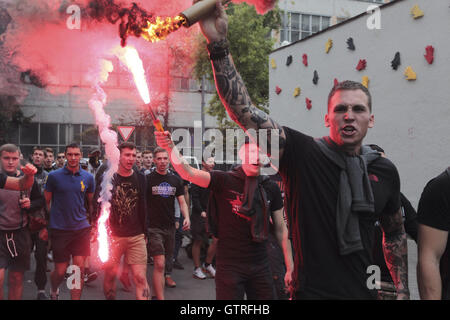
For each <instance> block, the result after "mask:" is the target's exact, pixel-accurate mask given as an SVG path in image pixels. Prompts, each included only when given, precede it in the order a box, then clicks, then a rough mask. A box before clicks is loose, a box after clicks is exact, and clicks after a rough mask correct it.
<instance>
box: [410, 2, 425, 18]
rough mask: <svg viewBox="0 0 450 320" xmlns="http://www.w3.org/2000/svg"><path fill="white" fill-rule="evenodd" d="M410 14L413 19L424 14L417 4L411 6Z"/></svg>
mask: <svg viewBox="0 0 450 320" xmlns="http://www.w3.org/2000/svg"><path fill="white" fill-rule="evenodd" d="M411 14H412V16H413V18H414V19H417V18H421V17H423V16H424V12H423V11H422V9H420V8H419V6H418V5H417V4H416V5H415V6H414V7H412V8H411Z"/></svg>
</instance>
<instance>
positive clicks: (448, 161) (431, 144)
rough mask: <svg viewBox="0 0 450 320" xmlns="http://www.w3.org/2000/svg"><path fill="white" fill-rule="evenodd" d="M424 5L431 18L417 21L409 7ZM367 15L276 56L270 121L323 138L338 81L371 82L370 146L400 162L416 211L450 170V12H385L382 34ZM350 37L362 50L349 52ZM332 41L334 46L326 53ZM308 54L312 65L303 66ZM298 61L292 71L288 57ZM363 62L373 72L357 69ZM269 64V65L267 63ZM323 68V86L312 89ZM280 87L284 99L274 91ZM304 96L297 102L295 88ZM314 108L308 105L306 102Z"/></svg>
mask: <svg viewBox="0 0 450 320" xmlns="http://www.w3.org/2000/svg"><path fill="white" fill-rule="evenodd" d="M415 4H418V5H419V6H420V8H421V9H422V10H423V11H424V12H425V16H424V17H422V18H420V19H416V20H414V19H413V18H412V16H411V14H410V9H411V8H412V7H413V6H414V5H415ZM367 19H368V15H363V16H361V17H357V18H355V19H354V20H351V21H348V22H346V23H344V24H341V25H338V26H336V27H334V28H332V29H331V30H328V31H325V32H322V33H319V34H317V35H315V36H313V37H311V38H307V39H305V40H303V41H299V42H297V43H294V44H291V45H290V46H287V47H283V48H281V49H278V50H276V51H274V52H273V53H272V54H271V55H270V59H272V58H273V59H275V60H276V63H277V68H276V69H272V68H271V67H270V81H269V82H270V99H269V101H270V112H271V117H272V118H273V119H275V120H277V121H278V122H279V123H280V124H282V125H287V126H290V127H293V128H295V129H298V130H300V131H302V132H304V133H306V134H309V135H311V136H324V135H327V134H328V130H327V129H326V128H325V127H324V115H325V112H326V105H327V96H328V93H329V91H330V89H331V87H332V85H333V80H334V78H337V79H338V80H340V81H342V80H345V79H349V80H355V81H361V79H362V77H363V76H364V75H367V76H368V77H369V78H370V84H369V90H370V92H371V94H372V98H373V111H374V115H375V127H374V128H373V129H371V130H370V131H369V134H368V136H367V137H366V139H365V143H376V144H379V145H380V146H381V147H383V148H384V149H385V151H386V153H387V155H388V157H389V158H390V159H391V160H392V161H393V162H394V163H395V164H396V166H397V168H398V170H399V173H400V177H401V181H402V187H401V189H402V192H403V193H404V194H405V195H406V196H407V197H408V198H409V199H410V200H411V202H412V203H413V205H414V206H416V205H417V203H418V200H419V198H420V194H421V192H422V190H423V187H424V186H425V184H426V182H427V181H428V180H430V179H431V178H432V177H434V176H436V175H437V174H439V173H440V172H442V171H443V169H444V168H445V167H447V166H449V165H450V122H449V120H450V89H449V88H450V87H449V84H450V43H449V41H448V39H449V30H450V8H449V2H448V1H447V0H433V1H429V0H415V1H410V0H402V1H399V2H396V3H391V4H388V5H386V6H385V7H384V8H382V9H381V27H382V29H380V30H369V29H368V28H367V24H366V22H367ZM348 37H352V38H353V39H354V42H355V46H356V50H355V51H350V50H348V49H347V44H346V39H347V38H348ZM329 38H331V39H332V40H333V43H334V44H333V47H332V49H331V50H330V52H329V53H328V54H327V53H325V43H326V41H327V40H328V39H329ZM428 45H432V46H433V47H434V48H435V61H434V63H433V64H431V65H429V64H428V63H427V61H426V60H425V58H424V54H425V47H426V46H428ZM397 51H400V54H401V65H400V66H399V68H398V70H397V71H394V70H393V69H392V68H391V60H392V59H393V58H394V55H395V52H397ZM303 53H306V54H308V59H309V65H308V67H305V66H304V65H303V64H302V55H303ZM289 55H292V56H293V60H294V62H293V63H292V64H291V65H290V66H286V59H287V57H288V56H289ZM359 59H366V60H367V68H366V70H363V71H357V70H356V69H355V68H356V65H357V63H358V61H359ZM269 66H270V61H269ZM407 66H412V67H413V69H414V70H415V72H416V73H417V80H416V81H407V80H405V76H404V75H403V72H404V70H405V68H406V67H407ZM314 70H317V72H318V74H319V77H320V79H319V83H318V84H317V85H314V84H313V83H312V78H313V72H314ZM277 85H278V86H279V87H281V88H282V90H283V91H282V92H281V94H279V95H277V94H276V93H275V87H276V86H277ZM297 86H299V87H300V88H301V90H302V93H301V95H300V96H298V97H297V98H294V96H293V92H294V88H295V87H297ZM306 97H308V98H309V99H311V100H312V109H311V110H309V111H308V110H307V109H306V107H305V98H306Z"/></svg>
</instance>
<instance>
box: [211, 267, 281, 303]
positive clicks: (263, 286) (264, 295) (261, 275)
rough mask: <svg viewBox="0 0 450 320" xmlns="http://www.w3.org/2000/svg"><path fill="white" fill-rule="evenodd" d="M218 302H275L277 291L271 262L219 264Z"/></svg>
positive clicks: (217, 278) (217, 277) (217, 279)
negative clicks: (244, 300) (245, 298)
mask: <svg viewBox="0 0 450 320" xmlns="http://www.w3.org/2000/svg"><path fill="white" fill-rule="evenodd" d="M215 280H216V299H217V300H243V299H244V294H245V295H246V296H247V300H273V299H274V297H275V292H274V291H275V290H274V285H273V278H272V273H271V271H270V266H269V261H268V260H267V259H266V261H261V262H260V263H258V264H239V263H235V264H229V265H224V264H222V263H220V262H218V263H217V269H216V279H215Z"/></svg>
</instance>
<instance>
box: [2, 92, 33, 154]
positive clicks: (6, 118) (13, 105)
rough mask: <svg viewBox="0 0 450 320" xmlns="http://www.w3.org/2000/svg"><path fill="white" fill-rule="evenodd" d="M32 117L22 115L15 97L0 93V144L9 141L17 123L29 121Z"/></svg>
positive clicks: (16, 128) (15, 130)
mask: <svg viewBox="0 0 450 320" xmlns="http://www.w3.org/2000/svg"><path fill="white" fill-rule="evenodd" d="M32 118H33V116H31V117H26V116H24V114H23V112H22V110H20V105H19V103H18V102H17V100H16V97H14V96H11V95H0V145H2V144H5V143H11V141H12V140H13V137H14V134H16V133H17V131H18V129H19V125H21V124H27V123H30V122H31V119H32Z"/></svg>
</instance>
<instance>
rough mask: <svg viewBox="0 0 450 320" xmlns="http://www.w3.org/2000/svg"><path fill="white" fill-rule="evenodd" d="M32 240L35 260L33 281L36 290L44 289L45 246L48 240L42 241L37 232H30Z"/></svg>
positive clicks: (45, 281)
mask: <svg viewBox="0 0 450 320" xmlns="http://www.w3.org/2000/svg"><path fill="white" fill-rule="evenodd" d="M31 240H32V241H33V245H32V246H33V247H34V248H35V251H34V258H35V260H36V271H35V272H34V283H36V286H37V288H38V290H45V285H46V284H47V253H48V251H47V248H48V241H43V240H41V239H40V238H39V232H35V233H32V234H31Z"/></svg>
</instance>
